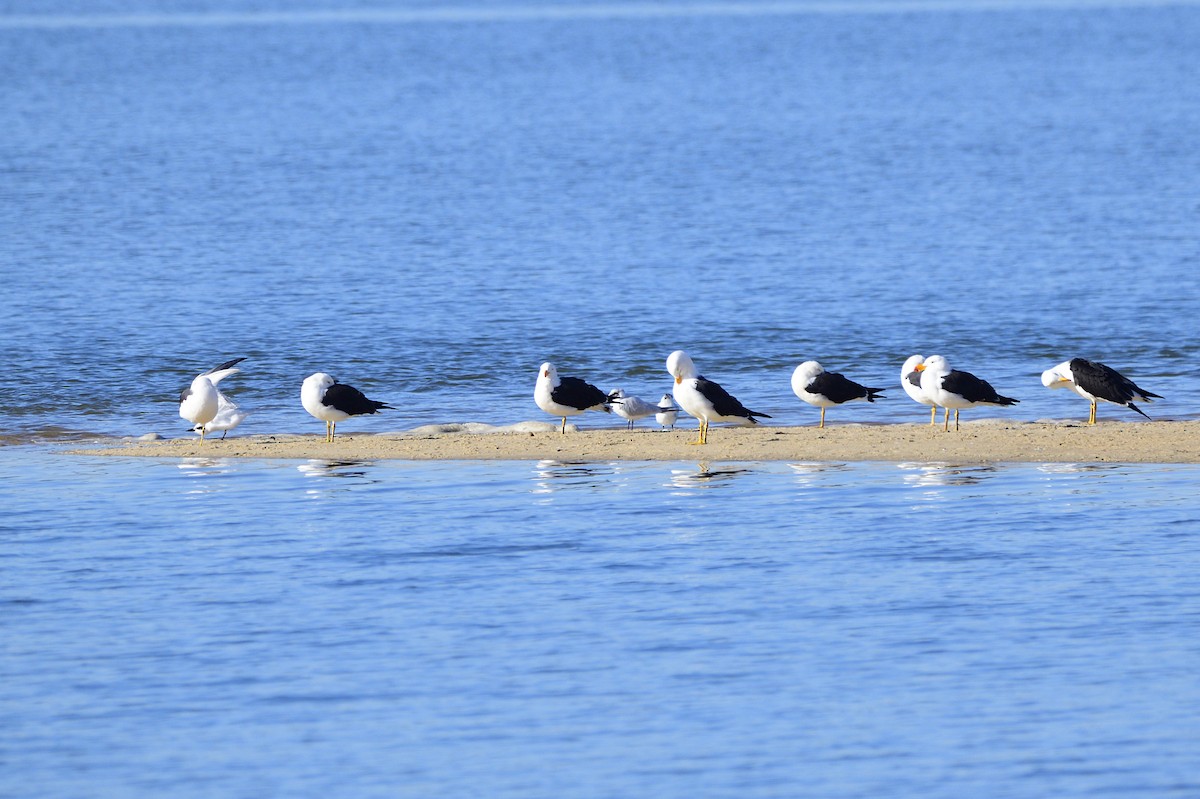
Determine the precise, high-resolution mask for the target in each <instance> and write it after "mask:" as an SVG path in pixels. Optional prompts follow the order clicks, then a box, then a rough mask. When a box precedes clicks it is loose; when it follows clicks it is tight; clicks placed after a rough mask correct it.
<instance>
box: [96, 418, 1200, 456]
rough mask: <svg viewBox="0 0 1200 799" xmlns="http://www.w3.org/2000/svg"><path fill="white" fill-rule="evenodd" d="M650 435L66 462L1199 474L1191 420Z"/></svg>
mask: <svg viewBox="0 0 1200 799" xmlns="http://www.w3.org/2000/svg"><path fill="white" fill-rule="evenodd" d="M695 438H696V430H695V428H694V427H689V428H687V429H684V428H677V429H675V430H669V431H667V430H655V429H650V428H648V427H644V428H640V429H637V428H635V429H634V430H626V429H623V428H621V429H612V428H593V429H588V428H586V427H585V428H583V429H575V428H574V427H573V426H569V427H568V432H567V433H565V434H564V433H560V432H559V430H558V427H557V426H556V425H551V424H545V423H542V422H525V423H521V424H518V425H513V426H510V427H504V428H493V427H488V426H486V425H479V424H476V425H430V426H427V427H422V428H417V429H414V430H410V431H407V432H403V433H373V434H364V433H357V434H355V433H350V434H342V433H339V434H338V437H337V439H336V440H335V441H334V442H333V443H326V441H325V438H324V435H323V434H318V435H246V436H230V437H229V438H227V439H225V440H220V439H209V440H206V441H205V442H204V443H203V444H202V443H200V441H199V440H198V439H196V438H179V439H170V440H155V441H146V440H132V439H127V440H123V441H122V443H121V444H119V445H118V446H112V444H111V441H109V442H107V445H103V444H102V445H98V446H96V447H90V448H86V449H76V450H74V452H75V453H77V454H87V455H99V456H123V457H130V456H132V457H153V458H195V457H209V458H290V459H320V460H331V461H369V460H389V459H396V460H555V461H584V462H586V461H617V460H639V461H696V460H703V461H893V462H910V461H915V462H938V463H1005V462H1016V463H1095V462H1113V463H1200V421H1198V420H1184V421H1154V422H1141V421H1138V422H1123V421H1110V422H1101V423H1099V424H1096V425H1093V426H1089V425H1087V424H1085V423H1083V422H1061V421H1039V422H1010V421H1001V420H981V421H973V422H970V423H964V424H963V425H962V427H961V429H959V430H958V431H955V430H954V429H953V428H951V429H950V431H949V432H945V431H943V430H942V428H941V427H940V425H939V426H937V427H930V426H928V425H922V424H882V425H860V424H847V425H831V426H828V427H825V428H823V429H822V428H817V427H811V426H810V427H790V426H789V427H768V426H763V425H760V426H756V427H719V426H715V425H714V426H713V428H712V429H711V431H710V432H709V438H708V443H707V444H705V445H694V444H691V443H689V442H691V441H694V440H695Z"/></svg>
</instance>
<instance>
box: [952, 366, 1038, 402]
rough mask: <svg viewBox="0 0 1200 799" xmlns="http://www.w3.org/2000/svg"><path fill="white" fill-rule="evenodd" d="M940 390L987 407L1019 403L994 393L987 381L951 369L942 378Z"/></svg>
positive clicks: (968, 373)
mask: <svg viewBox="0 0 1200 799" xmlns="http://www.w3.org/2000/svg"><path fill="white" fill-rule="evenodd" d="M942 388H944V389H946V390H947V391H949V392H951V393H952V394H958V395H959V396H960V397H962V398H963V399H965V400H966V401H967V402H984V403H987V404H988V405H1016V404H1017V403H1018V402H1020V400H1016V399H1013V398H1012V397H1003V396H1001V395H1000V394H998V393H996V389H994V388H992V384H991V383H989V382H988V381H986V380H981V379H980V378H978V377H976V376H975V375H973V374H971V373H970V372H960V371H959V370H957V369H951V370H950V373H949V374H947V375H946V376H945V377H943V378H942Z"/></svg>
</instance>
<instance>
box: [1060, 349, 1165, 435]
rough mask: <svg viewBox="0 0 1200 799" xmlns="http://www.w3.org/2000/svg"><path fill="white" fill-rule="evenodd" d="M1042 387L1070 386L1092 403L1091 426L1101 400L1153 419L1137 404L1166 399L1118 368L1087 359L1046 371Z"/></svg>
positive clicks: (1076, 359)
mask: <svg viewBox="0 0 1200 799" xmlns="http://www.w3.org/2000/svg"><path fill="white" fill-rule="evenodd" d="M1042 385H1043V386H1045V387H1046V388H1066V387H1068V386H1069V387H1070V388H1071V389H1072V390H1074V391H1075V393H1076V394H1078V395H1079V396H1081V397H1083V398H1084V399H1085V400H1088V401H1089V402H1091V403H1092V407H1091V411H1090V412H1089V413H1088V424H1095V423H1096V403H1097V401H1099V400H1104V401H1105V402H1111V403H1113V404H1114V405H1123V406H1125V407H1126V408H1128V409H1129V410H1131V411H1136V412H1137V413H1140V414H1142V416H1145V417H1146V418H1147V419H1149V418H1150V417H1149V416H1146V413H1145V412H1144V411H1142V409H1141V408H1139V407H1138V406H1136V405H1134V404H1133V401H1134V400H1137V401H1138V402H1154V400H1156V399H1162V396H1161V395H1159V394H1152V393H1151V392H1149V391H1146V390H1145V389H1144V388H1138V386H1137V385H1136V384H1135V383H1134V382H1133V381H1132V380H1130V379H1129V378H1128V377H1125V376H1124V375H1122V374H1121V373H1120V372H1118V371H1117V370H1116V369H1113V368H1112V367H1109V366H1105V365H1104V364H1102V363H1097V362H1096V361H1089V360H1087V359H1086V358H1072V359H1071V360H1069V361H1063V362H1062V363H1060V364H1059V365H1058V366H1055V367H1054V368H1053V369H1047V370H1046V371H1044V372H1042Z"/></svg>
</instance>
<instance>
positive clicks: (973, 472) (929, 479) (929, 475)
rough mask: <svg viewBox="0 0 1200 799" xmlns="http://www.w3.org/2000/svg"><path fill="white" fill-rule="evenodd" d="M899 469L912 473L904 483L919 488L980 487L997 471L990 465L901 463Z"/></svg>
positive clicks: (905, 477)
mask: <svg viewBox="0 0 1200 799" xmlns="http://www.w3.org/2000/svg"><path fill="white" fill-rule="evenodd" d="M899 468H901V469H905V470H907V471H909V472H911V473H910V474H906V475H904V482H905V483H907V484H909V485H911V486H916V487H918V488H928V487H941V486H970V485H978V484H979V483H981V482H982V481H984V480H986V479H987V478H989V477H993V476H995V474H996V471H997V470H996V467H995V466H992V465H990V464H972V465H955V464H951V463H901V464H899Z"/></svg>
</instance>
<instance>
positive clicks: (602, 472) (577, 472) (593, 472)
mask: <svg viewBox="0 0 1200 799" xmlns="http://www.w3.org/2000/svg"><path fill="white" fill-rule="evenodd" d="M617 471H618V470H617V468H616V467H615V465H614V464H611V463H593V462H589V461H556V460H543V461H538V462H537V463H535V464H534V465H533V476H534V478H535V479H536V483H535V486H534V489H533V493H535V494H552V493H554V492H555V491H561V490H562V489H564V488H599V487H604V486H611V484H612V481H611V479H609V478H611V476H612V475H613V474H616V473H617Z"/></svg>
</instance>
